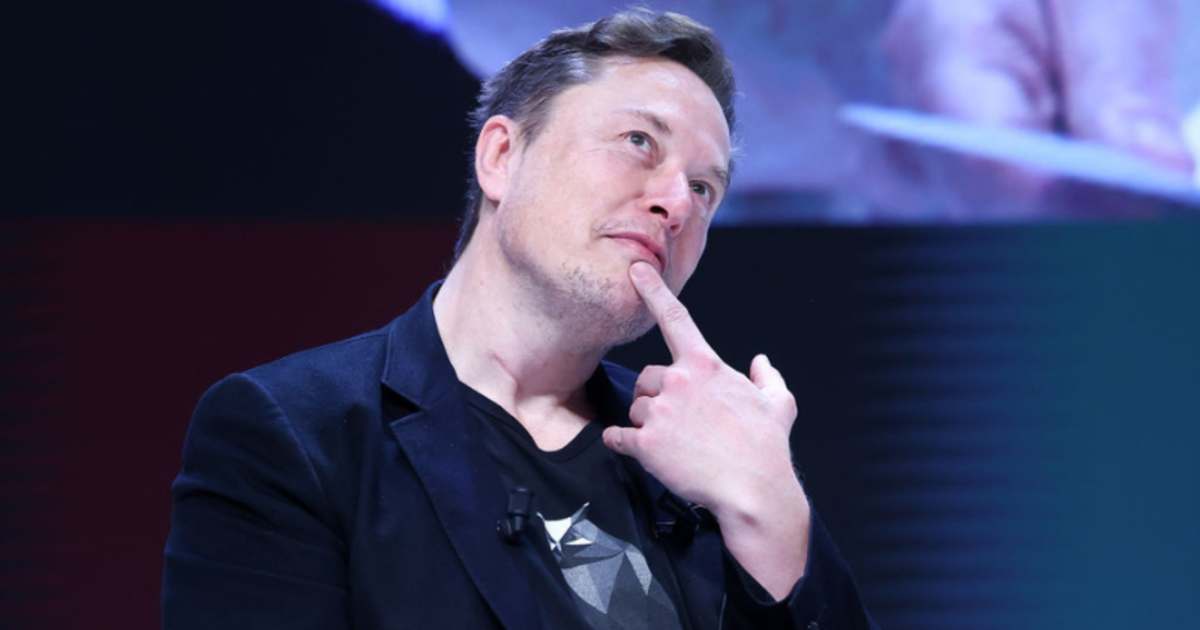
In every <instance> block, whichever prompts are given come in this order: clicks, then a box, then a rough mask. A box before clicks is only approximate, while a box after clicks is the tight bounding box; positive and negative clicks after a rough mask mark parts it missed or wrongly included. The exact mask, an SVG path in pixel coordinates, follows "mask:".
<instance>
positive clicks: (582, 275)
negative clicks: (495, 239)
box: [500, 230, 654, 350]
mask: <svg viewBox="0 0 1200 630" xmlns="http://www.w3.org/2000/svg"><path fill="white" fill-rule="evenodd" d="M513 236H514V235H513V234H512V233H511V232H510V231H508V230H502V231H501V236H500V247H501V250H502V252H503V254H504V257H505V259H506V260H507V261H508V263H509V266H510V268H511V269H512V270H513V271H514V272H515V274H516V276H517V278H518V281H519V282H521V283H522V284H523V285H524V286H525V287H526V289H527V291H526V292H527V293H528V294H529V296H530V299H531V300H532V302H533V306H534V307H535V308H537V309H538V310H539V311H541V313H542V315H543V316H544V317H546V318H547V319H548V320H550V321H552V322H555V323H556V324H557V327H558V329H559V331H560V332H561V333H564V334H565V335H566V336H567V338H569V339H571V341H572V343H573V344H575V346H576V348H577V349H578V350H593V349H604V350H607V349H608V348H612V347H615V346H619V345H622V344H626V343H629V342H631V341H633V340H635V339H637V338H638V337H641V336H642V335H644V334H646V333H647V332H649V331H650V329H651V328H653V327H654V319H653V317H651V315H650V312H649V311H648V310H647V309H646V306H645V304H644V303H643V302H642V300H641V299H640V298H637V297H635V298H634V299H632V300H631V299H629V297H628V294H627V292H628V291H632V290H633V288H632V286H631V284H630V282H629V280H627V279H625V278H612V277H607V276H605V275H602V274H601V273H600V272H599V271H597V270H596V269H593V268H589V267H587V266H585V265H582V264H574V263H572V262H564V263H562V265H561V266H560V267H558V268H555V269H547V268H546V265H544V264H542V263H541V262H539V261H538V260H537V259H536V258H535V257H534V256H532V255H530V248H529V247H528V246H526V245H525V244H523V243H521V242H520V240H519V239H517V238H513Z"/></svg>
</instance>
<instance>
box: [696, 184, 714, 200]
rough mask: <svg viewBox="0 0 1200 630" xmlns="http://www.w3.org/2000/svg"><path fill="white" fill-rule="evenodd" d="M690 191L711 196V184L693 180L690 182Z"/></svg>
mask: <svg viewBox="0 0 1200 630" xmlns="http://www.w3.org/2000/svg"><path fill="white" fill-rule="evenodd" d="M692 192H694V193H696V194H697V195H702V196H704V197H712V186H709V185H708V184H707V183H705V182H701V181H695V182H692Z"/></svg>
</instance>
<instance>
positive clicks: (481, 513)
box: [163, 285, 870, 630]
mask: <svg viewBox="0 0 1200 630" xmlns="http://www.w3.org/2000/svg"><path fill="white" fill-rule="evenodd" d="M436 290H437V286H436V285H435V286H433V287H431V288H430V289H429V290H428V291H427V292H426V294H425V295H424V296H423V298H422V299H421V301H420V302H419V303H418V304H417V305H416V306H414V307H413V308H412V309H411V310H409V311H408V312H407V313H405V314H404V315H401V316H400V317H399V318H397V319H396V320H395V321H393V322H392V323H391V324H390V325H388V326H386V327H385V328H383V329H380V330H377V331H374V332H370V333H367V334H364V335H361V336H358V337H354V338H351V339H348V340H345V341H341V342H338V343H334V344H330V345H327V346H323V347H320V348H316V349H313V350H308V351H305V352H301V353H299V354H295V355H292V356H289V357H286V358H283V359H281V360H279V361H276V362H273V363H270V364H267V365H264V366H261V367H257V368H254V369H252V370H249V371H247V372H245V373H241V374H235V375H232V376H229V377H227V378H225V379H224V380H222V381H220V382H219V383H217V384H216V385H214V386H213V387H212V388H211V389H210V390H209V391H208V392H207V393H206V394H205V395H204V397H203V398H202V399H201V401H200V403H199V405H198V406H197V409H196V412H195V415H194V417H193V418H192V424H191V426H190V428H189V430H188V434H187V438H186V441H185V444H184V451H183V467H182V470H181V472H180V473H179V476H178V478H177V479H176V480H175V483H174V485H173V486H172V499H173V512H172V521H171V533H170V536H169V538H168V540H167V545H166V551H165V555H166V559H165V569H164V579H163V612H164V625H165V627H166V628H168V629H170V630H175V629H184V628H204V629H206V630H212V629H216V630H232V629H235V628H255V629H257V630H265V629H272V628H280V629H284V628H286V629H287V630H301V629H304V628H314V629H316V628H320V629H322V630H336V629H341V628H359V629H363V628H500V627H503V628H510V629H524V628H539V627H541V622H540V619H539V615H538V606H537V603H536V601H535V600H534V599H533V598H534V595H533V591H532V589H531V588H530V587H529V580H530V579H531V578H530V576H528V575H525V574H523V573H522V571H523V569H521V567H523V566H524V565H522V564H521V562H519V558H518V555H517V554H519V553H521V550H520V549H519V548H518V547H514V546H510V545H507V544H503V543H502V542H501V541H500V540H499V539H498V537H497V535H496V521H497V519H498V518H500V517H502V516H503V515H504V512H505V509H506V501H507V495H506V490H505V488H504V487H503V486H502V484H501V481H500V475H499V472H498V470H497V468H496V466H495V464H494V463H493V462H492V461H491V460H490V459H489V456H488V454H487V453H486V452H485V451H484V448H483V445H482V444H481V440H480V439H479V436H478V435H477V427H476V426H475V424H474V421H473V420H472V419H471V416H470V415H469V413H468V412H467V410H466V408H465V406H464V405H465V402H464V400H463V398H462V395H461V389H460V384H459V382H458V380H457V378H456V376H455V373H454V370H453V368H452V367H451V365H450V362H449V359H448V358H447V356H446V352H445V349H444V347H443V346H442V342H441V339H440V337H439V336H438V333H437V329H436V326H435V324H434V319H433V308H432V302H433V295H434V293H435V292H436ZM634 378H635V375H634V374H633V373H631V372H629V371H628V370H625V369H623V368H620V367H617V366H615V365H612V364H609V363H604V364H602V365H601V366H600V368H598V373H597V376H596V380H598V381H599V382H600V384H601V386H602V387H601V389H602V395H601V398H602V401H601V404H603V405H612V406H614V407H613V408H614V409H617V410H619V413H618V414H617V417H621V418H627V415H626V414H627V412H628V407H629V403H630V398H631V390H632V383H633V381H634ZM627 463H628V464H629V466H628V469H629V470H630V471H631V476H632V477H634V478H635V479H636V485H637V487H638V488H640V493H639V494H640V496H642V497H643V498H644V500H645V502H646V505H645V510H644V511H645V513H647V514H649V515H651V518H652V519H654V520H655V521H670V520H676V519H677V518H678V514H677V513H676V512H673V511H672V510H670V509H668V507H667V506H668V505H669V504H670V503H671V502H670V500H669V498H670V495H669V493H668V492H667V491H666V489H665V488H664V487H663V486H662V484H660V483H659V482H658V481H657V480H655V479H654V478H653V477H651V476H650V475H648V474H646V473H645V471H643V470H642V469H641V467H640V466H638V465H637V463H636V461H634V460H632V459H629V460H627ZM681 524H682V523H681ZM687 531H688V532H690V531H691V530H690V529H688V530H687ZM685 533H686V532H685ZM811 536H812V539H811V544H810V552H809V561H808V566H807V567H806V574H805V577H804V578H803V579H801V580H800V582H799V583H798V584H797V585H796V587H795V588H794V589H793V591H792V593H791V594H790V595H789V597H788V598H786V599H785V600H784V601H783V602H780V603H774V602H772V601H771V598H770V597H769V596H768V595H767V593H766V592H765V591H764V590H762V588H761V587H760V586H758V585H757V584H756V583H755V582H754V580H753V579H752V578H750V577H749V575H748V574H746V573H745V572H744V571H742V570H741V569H740V567H738V566H737V563H736V561H734V560H733V559H732V556H730V555H729V554H728V553H727V552H725V551H724V547H723V545H722V544H721V539H720V534H719V532H718V531H716V530H715V528H714V527H713V526H711V524H710V525H709V526H707V527H701V528H700V529H699V530H698V531H696V532H695V535H694V536H690V537H689V536H664V537H662V538H659V539H658V544H662V545H664V547H665V548H666V551H667V555H668V557H669V558H670V560H671V564H672V567H673V569H674V572H675V577H676V579H677V581H678V584H679V587H680V591H681V593H682V597H683V599H684V601H683V602H680V604H681V605H680V612H681V615H682V616H684V617H686V619H684V623H685V625H686V626H690V627H691V628H694V629H696V630H702V629H704V630H707V629H712V628H718V627H724V628H732V627H743V626H745V627H793V628H805V629H808V630H811V629H812V628H818V627H826V628H859V627H867V626H868V625H869V624H870V620H869V617H868V616H867V614H866V612H865V610H864V609H863V607H862V605H861V603H860V601H859V596H858V593H857V590H856V588H855V586H854V583H853V581H852V579H851V578H850V575H849V572H848V570H847V567H846V565H845V563H844V562H843V561H842V560H841V558H840V557H839V556H838V553H837V551H836V549H835V548H834V546H833V543H832V542H831V541H830V539H829V536H828V534H827V533H826V532H825V530H824V528H823V527H822V525H821V524H820V522H819V521H818V520H817V519H816V518H815V517H814V523H813V528H812V534H811ZM689 538H690V540H689Z"/></svg>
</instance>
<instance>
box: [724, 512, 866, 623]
mask: <svg viewBox="0 0 1200 630" xmlns="http://www.w3.org/2000/svg"><path fill="white" fill-rule="evenodd" d="M724 556H725V592H726V593H727V600H726V605H725V607H724V611H723V612H722V616H723V619H722V624H721V627H722V628H770V629H772V630H774V629H778V630H784V629H793V630H824V629H833V628H837V629H838V630H868V629H870V630H878V626H877V625H875V622H874V621H873V620H872V619H871V615H870V614H869V613H867V609H866V607H865V606H864V605H863V603H862V599H861V597H860V596H859V593H858V586H857V585H856V584H855V583H854V578H853V576H851V574H850V567H849V566H848V565H847V564H846V561H845V560H843V559H842V557H841V554H840V553H838V550H837V546H836V545H834V543H833V539H832V538H831V537H830V536H829V532H828V531H827V530H826V529H825V525H824V524H823V523H822V522H821V519H820V518H818V517H817V513H816V511H815V510H814V511H813V512H812V525H811V527H810V529H809V545H808V558H807V560H806V564H805V567H804V575H803V577H801V578H800V579H799V580H798V581H797V582H796V584H795V586H793V587H792V591H791V593H789V594H788V596H787V597H785V598H784V599H783V600H781V601H779V602H776V601H775V598H774V597H772V596H771V594H770V593H769V592H767V590H766V589H765V588H763V586H762V585H760V584H759V583H758V581H757V580H755V579H754V578H753V577H752V576H751V575H750V574H749V573H748V572H747V571H746V570H745V569H744V568H742V566H741V564H739V563H738V561H737V560H736V559H734V557H733V556H732V555H731V554H730V553H729V551H727V550H726V551H724Z"/></svg>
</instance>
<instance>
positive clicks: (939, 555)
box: [0, 0, 1200, 628]
mask: <svg viewBox="0 0 1200 630" xmlns="http://www.w3.org/2000/svg"><path fill="white" fill-rule="evenodd" d="M75 4H78V5H79V6H74V5H75ZM555 4H558V5H565V4H566V3H561V2H560V3H550V2H532V1H531V2H515V3H508V4H494V5H490V4H487V3H482V2H471V1H469V0H465V1H462V2H456V1H455V0H449V1H448V2H417V1H415V0H407V1H400V0H396V1H389V2H385V1H383V0H380V1H379V2H377V3H372V2H368V1H367V0H361V1H357V2H354V1H343V2H335V1H319V2H308V3H285V2H272V1H266V2H257V3H234V2H220V1H216V2H206V3H192V4H190V5H176V4H171V3H149V2H146V3H125V4H122V5H121V6H114V5H109V4H103V3H66V4H63V3H58V4H54V5H45V6H37V7H26V8H25V9H24V11H23V13H24V14H23V15H21V16H20V19H18V20H14V21H13V22H11V23H10V27H16V29H15V30H17V31H18V32H16V33H14V34H13V36H12V37H11V39H10V41H12V42H13V44H14V46H15V47H14V51H15V54H14V55H13V56H12V57H11V58H10V59H11V63H10V65H12V66H14V67H13V68H12V74H11V75H10V77H11V79H10V81H11V83H10V84H9V85H10V87H9V88H8V89H7V90H6V94H7V99H6V101H8V105H9V106H10V107H11V108H12V109H11V110H10V111H12V112H13V115H12V116H11V117H10V118H9V125H8V128H9V129H8V133H7V134H6V136H7V137H6V142H5V144H6V146H7V147H9V154H10V156H11V161H12V162H13V163H14V165H15V166H16V169H15V171H13V170H10V171H9V173H10V175H9V177H6V178H5V189H6V191H7V192H8V194H7V196H6V200H5V203H4V206H3V207H4V209H5V210H4V214H3V217H2V218H0V265H2V266H0V283H2V284H0V287H2V288H3V292H2V293H0V295H2V296H3V304H4V308H3V310H2V311H0V324H2V326H0V336H2V337H3V339H4V345H3V348H4V354H3V355H2V358H0V396H2V398H0V402H3V408H4V409H5V413H4V417H3V423H2V425H0V426H2V431H3V434H2V439H0V471H2V472H3V474H2V475H0V488H3V490H2V492H3V494H2V497H3V502H2V504H0V505H2V506H3V508H2V514H3V518H2V519H0V548H2V549H3V555H2V558H3V561H4V562H3V564H2V565H0V567H3V568H2V569H0V624H2V625H3V626H4V627H11V628H93V627H123V628H153V627H158V626H159V624H160V621H159V599H158V598H159V587H160V579H161V570H162V555H161V553H162V545H163V543H164V541H165V537H166V533H167V530H168V528H169V521H170V514H169V496H168V489H169V485H170V482H171V480H172V478H173V477H174V475H175V473H176V472H177V470H178V466H179V453H180V447H181V444H182V440H183V435H184V432H185V431H186V428H187V422H188V419H189V416H190V413H191V409H192V407H193V405H194V404H195V402H196V400H197V399H198V397H199V396H200V394H201V393H202V392H203V391H204V389H205V388H206V387H207V386H208V385H210V384H211V383H213V382H214V381H216V380H217V379H219V378H220V377H221V376H223V375H225V374H227V373H229V372H233V371H237V370H241V369H245V368H248V367H251V366H253V365H255V364H258V363H261V362H264V361H267V360H270V359H272V358H275V357H278V356H280V355H282V354H286V353H289V352H292V351H295V350H299V349H302V348H305V347H309V346H312V345H316V344H320V343H324V342H328V341H332V340H336V339H339V338H343V337H346V336H349V335H352V334H355V333H358V332H361V331H363V330H367V329H370V328H374V327H378V326H381V325H384V324H385V323H387V322H388V321H389V320H390V319H392V318H393V317H395V316H396V315H398V314H399V313H401V312H402V311H403V310H405V309H406V308H407V307H408V305H410V304H411V303H412V302H413V301H414V300H415V299H416V298H417V297H418V296H419V294H420V292H421V291H422V290H423V289H424V287H425V286H426V285H427V284H428V283H429V282H431V281H433V280H434V279H436V278H438V277H440V276H441V275H442V274H444V273H445V271H446V270H447V268H448V267H447V266H448V264H449V262H450V253H451V247H452V244H453V241H454V236H455V233H456V230H457V218H458V215H459V211H460V209H461V206H462V199H463V195H464V181H465V168H466V156H467V153H468V151H469V150H470V149H471V146H472V142H473V138H472V137H471V134H470V130H469V129H468V127H467V124H466V112H467V111H468V109H470V108H471V106H472V104H473V101H474V97H475V94H476V92H477V90H478V88H479V78H478V77H479V76H481V75H486V74H487V73H489V72H493V71H495V69H496V68H498V67H499V66H500V64H502V63H503V61H504V60H505V59H508V58H510V57H511V56H513V55H515V54H516V53H517V52H519V51H520V50H522V49H524V48H525V47H527V46H528V45H530V44H532V43H533V41H535V40H536V39H537V38H538V37H539V36H541V35H543V34H544V33H546V32H547V31H548V30H550V29H551V28H553V27H556V26H561V25H568V24H576V23H579V22H583V21H586V20H590V19H594V18H595V17H598V16H600V15H603V14H605V13H606V12H609V11H610V10H612V9H613V8H620V5H615V4H612V3H606V2H592V1H588V2H579V3H571V4H570V5H569V6H555ZM649 4H650V6H652V7H654V8H662V9H674V10H682V11H684V12H687V13H690V14H693V15H694V16H695V17H696V18H698V19H700V20H701V21H704V22H707V23H709V24H711V25H713V26H715V28H716V30H717V32H718V35H720V36H722V37H723V39H724V41H725V42H726V45H727V47H728V49H729V53H730V55H731V56H732V57H733V60H734V63H735V67H736V70H737V71H738V73H739V82H740V83H739V84H740V87H741V91H742V98H741V101H740V102H739V108H740V109H739V113H740V116H741V121H742V123H743V124H742V127H741V129H740V130H739V136H740V138H741V143H742V146H743V157H742V162H741V163H740V165H739V170H738V172H737V174H736V175H735V183H734V190H735V191H736V194H734V195H733V196H732V197H731V198H730V199H729V200H728V202H727V204H726V207H724V208H723V209H722V211H721V212H720V213H719V214H718V225H717V226H716V227H714V228H713V230H712V233H711V236H710V240H709V249H708V253H707V254H706V256H705V259H704V261H703V263H702V264H701V266H700V269H699V271H698V273H697V274H696V276H695V277H694V279H693V280H692V282H691V283H690V284H689V285H688V288H687V290H686V291H685V292H684V294H683V297H684V301H685V302H686V303H687V304H688V305H689V307H690V308H691V310H692V312H693V314H694V315H695V317H696V319H697V320H698V322H699V324H700V326H701V328H702V329H703V330H704V331H705V333H706V335H707V337H708V338H709V339H710V341H711V342H712V343H713V345H714V346H715V347H716V349H717V350H718V351H719V352H720V353H721V354H722V356H723V357H724V358H725V359H726V361H728V362H729V363H730V364H732V365H734V366H735V367H740V368H745V367H747V366H748V364H749V361H750V358H751V357H752V356H753V355H754V354H755V353H757V352H760V351H767V352H770V354H771V356H772V360H773V362H774V363H775V364H776V365H777V366H778V367H780V369H781V370H782V371H783V373H784V374H785V376H786V377H787V378H788V380H789V384H790V385H791V387H792V389H793V391H794V392H795V393H796V395H797V398H798V400H799V401H800V406H801V415H800V418H799V420H798V421H797V423H796V430H795V434H794V436H793V445H794V448H795V451H796V456H797V463H798V465H799V466H800V467H801V468H802V469H803V470H804V472H805V475H806V483H807V487H808V491H809V493H810V495H811V497H812V500H813V503H814V505H815V507H816V508H817V510H818V511H819V512H820V513H821V514H822V516H823V517H824V518H825V520H826V521H827V522H828V524H829V526H830V528H831V530H832V531H833V533H834V537H835V539H836V540H837V541H838V543H839V544H840V546H841V549H842V551H843V553H844V555H845V556H846V557H847V559H848V560H849V562H850V563H851V565H852V566H853V568H854V570H855V572H856V575H857V577H858V580H859V582H860V586H861V588H862V591H863V595H864V597H865V599H866V601H867V604H868V606H869V608H870V609H871V611H872V612H873V614H874V615H875V617H876V619H877V621H879V622H880V624H881V625H882V626H883V627H885V628H1011V627H1018V626H1019V627H1026V628H1062V627H1088V628H1110V627H1111V628H1118V627H1121V628H1126V627H1196V626H1197V625H1200V599H1198V598H1197V597H1196V595H1197V593H1200V568H1198V567H1200V541H1197V539H1196V536H1195V534H1194V531H1195V525H1194V523H1195V521H1196V519H1197V517H1200V492H1197V490H1196V483H1197V481H1200V463H1197V458H1196V456H1195V453H1194V444H1196V443H1197V441H1198V440H1200V428H1198V421H1200V403H1198V400H1200V326H1198V325H1197V322H1200V295H1198V292H1197V290H1196V287H1197V284H1196V279H1195V274H1196V272H1197V270H1200V221H1197V218H1198V217H1200V202H1198V201H1197V197H1196V193H1195V188H1194V183H1193V182H1194V167H1195V163H1194V159H1193V157H1192V155H1194V151H1193V150H1190V149H1189V148H1188V137H1189V136H1188V131H1187V130H1188V129H1189V126H1188V125H1189V124H1191V125H1192V127H1191V128H1192V129H1200V119H1197V118H1196V116H1195V114H1193V113H1192V112H1195V111H1196V110H1195V105H1196V103H1197V101H1200V71H1197V68H1200V49H1198V48H1197V44H1196V42H1197V41H1200V38H1197V37H1192V36H1189V33H1193V34H1195V33H1200V9H1198V6H1200V5H1197V4H1196V3H1191V2H1190V1H1189V0H1184V1H1182V2H1172V1H1170V0H1112V1H1110V2H1104V3H1101V2H1099V0H994V1H993V0H973V1H971V2H965V1H964V2H957V3H950V2H944V1H943V2H938V1H937V0H929V1H921V0H912V1H906V0H895V1H885V0H873V1H869V0H841V1H837V0H821V1H816V0H814V1H813V2H809V3H780V2H743V3H733V2H722V1H718V0H708V1H706V2H690V3H688V2H666V3H649ZM855 104H858V105H861V104H867V105H869V106H871V107H874V108H876V109H875V110H873V111H874V112H875V113H880V112H882V113H883V114H888V115H892V114H896V113H897V112H899V113H900V114H903V115H905V116H908V118H904V117H900V118H896V120H900V122H904V121H906V120H907V121H908V122H909V123H912V124H910V125H909V127H905V128H900V127H897V126H895V125H891V126H889V125H883V126H880V125H875V126H873V127H872V126H870V125H863V124H858V123H855V122H854V120H852V119H851V118H852V117H848V116H847V115H846V112H847V110H846V106H847V105H855ZM1189 114H1191V118H1189ZM914 117H915V118H914ZM894 118H895V117H894ZM859 120H860V121H861V119H859ZM914 120H915V121H916V123H913V121H914ZM1189 121H1191V122H1190V123H1189ZM917 123H920V124H917ZM897 124H899V123H897ZM931 126H932V127H931ZM931 128H932V129H934V132H936V133H934V132H930V131H929V130H930V129H931ZM1010 133H1011V134H1017V135H1005V134H1010ZM1198 133H1200V132H1198ZM955 134H957V135H955ZM996 134H1000V135H996ZM948 138H949V139H948ZM972 139H974V144H973V141H972ZM980 139H983V140H980ZM1003 143H1007V144H1009V145H1011V147H1013V148H1012V149H1011V150H1008V151H1007V153H1005V152H1003V151H1000V152H997V150H995V147H996V146H998V145H999V144H1003ZM1030 166H1036V167H1037V168H1033V169H1031V168H1029V167H1030ZM614 355H615V358H617V359H618V360H619V361H621V362H624V363H625V364H627V365H629V366H631V367H634V368H637V367H640V366H641V365H644V364H646V363H648V362H661V361H663V360H664V359H665V357H666V351H665V348H664V347H663V345H662V342H661V339H660V338H658V337H657V336H656V335H655V334H652V335H650V336H649V337H647V338H646V339H643V340H641V341H639V342H637V343H635V344H632V345H630V346H628V347H624V348H620V349H618V350H616V351H615V352H614Z"/></svg>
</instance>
